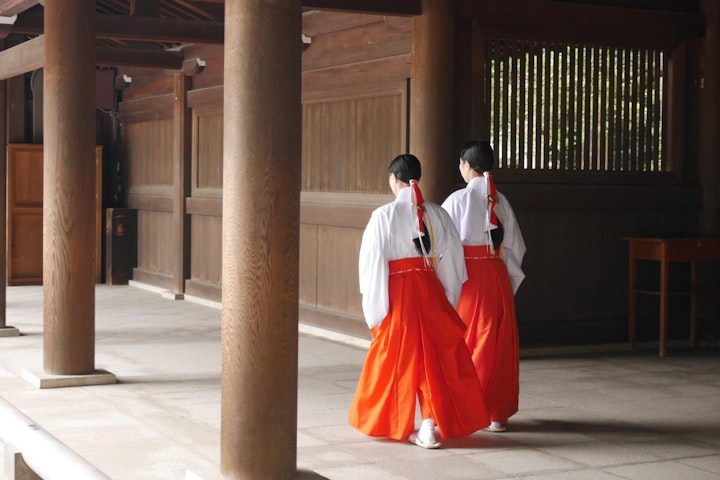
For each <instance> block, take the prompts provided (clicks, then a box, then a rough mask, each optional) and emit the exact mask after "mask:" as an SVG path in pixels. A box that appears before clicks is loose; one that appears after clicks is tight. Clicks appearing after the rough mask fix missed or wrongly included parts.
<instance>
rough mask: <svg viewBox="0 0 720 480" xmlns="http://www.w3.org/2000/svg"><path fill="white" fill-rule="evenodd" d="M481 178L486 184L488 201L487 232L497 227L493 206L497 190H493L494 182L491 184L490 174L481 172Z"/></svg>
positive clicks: (496, 197)
mask: <svg viewBox="0 0 720 480" xmlns="http://www.w3.org/2000/svg"><path fill="white" fill-rule="evenodd" d="M483 176H484V177H485V182H486V184H487V192H488V193H487V200H488V223H489V225H488V228H487V230H488V231H489V230H491V228H492V227H497V226H498V217H497V214H496V213H495V205H496V204H497V201H498V196H497V190H495V182H493V178H492V175H490V172H483Z"/></svg>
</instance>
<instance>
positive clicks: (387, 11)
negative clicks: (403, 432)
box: [302, 0, 422, 16]
mask: <svg viewBox="0 0 720 480" xmlns="http://www.w3.org/2000/svg"><path fill="white" fill-rule="evenodd" d="M302 6H303V8H305V9H311V10H334V11H342V12H356V13H369V14H378V15H399V16H413V15H420V14H421V13H422V8H421V7H420V0H302Z"/></svg>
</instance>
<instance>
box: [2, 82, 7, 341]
mask: <svg viewBox="0 0 720 480" xmlns="http://www.w3.org/2000/svg"><path fill="white" fill-rule="evenodd" d="M7 105H8V102H7V82H5V81H0V328H5V327H7V317H6V313H7V312H6V307H7V248H6V247H7V144H8V121H7V120H8V115H7Z"/></svg>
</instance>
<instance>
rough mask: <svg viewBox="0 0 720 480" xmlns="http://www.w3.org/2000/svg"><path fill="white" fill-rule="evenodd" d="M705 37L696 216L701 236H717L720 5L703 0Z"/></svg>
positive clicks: (719, 232)
mask: <svg viewBox="0 0 720 480" xmlns="http://www.w3.org/2000/svg"><path fill="white" fill-rule="evenodd" d="M702 9H703V13H704V14H705V20H706V21H705V38H704V40H703V41H702V53H701V58H700V62H701V69H700V75H701V78H702V84H701V85H702V88H701V89H700V121H699V129H700V131H699V148H698V153H699V161H698V166H699V169H700V176H699V178H700V183H701V184H702V187H703V210H702V211H701V212H700V216H699V220H700V221H699V223H700V225H699V230H700V233H701V234H702V235H707V236H718V235H720V135H718V131H720V60H718V59H719V58H720V4H718V2H717V1H716V0H703V2H702Z"/></svg>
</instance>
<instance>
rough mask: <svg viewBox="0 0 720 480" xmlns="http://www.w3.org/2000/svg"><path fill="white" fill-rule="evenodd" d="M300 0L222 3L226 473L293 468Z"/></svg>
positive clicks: (258, 474) (281, 475)
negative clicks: (223, 37)
mask: <svg viewBox="0 0 720 480" xmlns="http://www.w3.org/2000/svg"><path fill="white" fill-rule="evenodd" d="M301 44H302V41H301V3H300V0H283V1H278V0H226V2H225V60H224V62H225V66H224V68H225V70H224V119H223V122H224V131H223V134H224V140H223V221H222V236H223V238H222V374H221V384H222V402H221V435H220V437H221V448H220V465H221V473H222V475H223V478H227V479H241V478H242V479H246V478H252V479H256V480H264V479H288V478H292V477H293V476H294V475H295V473H296V460H297V374H298V370H297V361H298V360H297V355H298V351H297V347H298V345H297V343H298V336H297V335H298V283H299V259H298V255H299V222H300V158H301V132H302V111H301V104H300V66H301V64H300V61H301V60H300V58H301V57H300V55H301Z"/></svg>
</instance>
